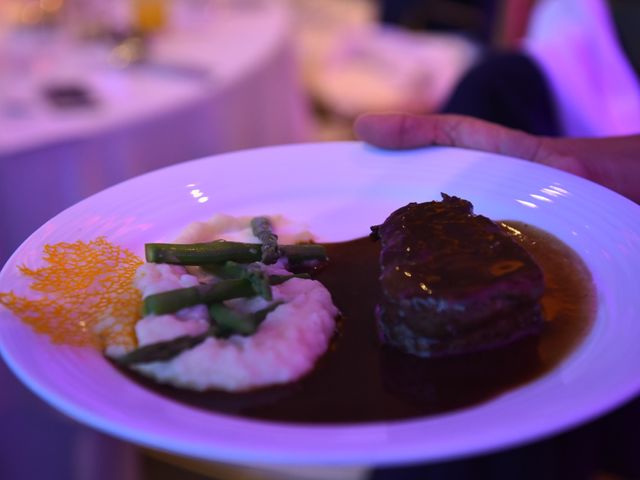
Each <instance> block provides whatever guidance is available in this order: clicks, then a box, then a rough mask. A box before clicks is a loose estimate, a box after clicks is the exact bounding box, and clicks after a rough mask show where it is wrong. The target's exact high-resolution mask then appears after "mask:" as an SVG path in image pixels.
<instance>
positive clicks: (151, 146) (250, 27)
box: [0, 0, 311, 265]
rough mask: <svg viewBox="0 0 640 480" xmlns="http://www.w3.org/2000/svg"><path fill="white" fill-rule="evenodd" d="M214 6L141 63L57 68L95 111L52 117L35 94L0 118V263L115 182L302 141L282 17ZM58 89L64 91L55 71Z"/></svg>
mask: <svg viewBox="0 0 640 480" xmlns="http://www.w3.org/2000/svg"><path fill="white" fill-rule="evenodd" d="M220 5H222V6H220ZM220 5H219V6H218V7H217V8H213V9H211V11H210V12H209V13H208V15H209V17H208V18H200V19H199V20H198V21H194V19H193V18H192V19H191V20H190V22H191V24H190V25H186V26H185V25H184V24H183V25H181V26H177V27H174V28H169V29H168V31H167V32H165V33H164V34H163V35H161V36H159V37H158V38H157V39H156V40H155V41H154V42H153V43H152V44H151V47H150V48H151V55H150V61H149V63H148V64H146V65H145V64H143V65H142V66H140V67H136V68H127V69H116V68H108V64H107V63H106V62H105V63H101V62H100V61H99V58H100V54H96V52H95V51H92V52H88V53H87V52H86V51H82V50H80V51H78V52H77V54H74V56H72V57H69V58H64V63H65V71H66V74H67V75H68V76H73V77H75V78H77V77H80V82H81V84H83V85H86V86H87V87H88V88H89V90H90V91H91V92H92V93H93V96H95V97H96V99H97V102H98V104H97V107H96V108H93V109H84V110H82V109H80V110H77V109H76V110H66V111H59V110H58V111H56V110H55V109H53V108H52V107H49V106H47V105H46V104H44V103H43V102H42V101H38V98H37V97H36V96H35V94H34V95H33V97H32V98H31V100H33V101H32V102H31V103H28V108H27V109H26V110H25V111H20V112H18V114H17V115H16V114H15V112H13V113H11V112H10V114H7V113H6V112H5V113H4V114H3V113H0V205H1V206H2V215H1V216H0V265H1V264H3V263H4V261H5V260H6V259H7V258H8V256H9V254H10V253H11V252H12V251H13V250H14V249H15V248H16V247H17V246H18V245H19V244H20V242H22V241H23V240H24V239H25V238H26V237H27V236H28V235H29V234H30V233H31V232H32V231H33V230H35V229H36V228H37V227H38V226H39V225H41V224H42V223H43V222H45V221H46V220H47V219H49V218H50V217H51V216H53V215H55V214H57V213H58V212H60V211H61V210H63V209H64V208H66V207H68V206H70V205H72V204H73V203H76V202H77V201H79V200H81V199H83V198H85V197H87V196H89V195H91V194H93V193H95V192H97V191H99V190H102V189H104V188H106V187H108V186H110V185H113V184H115V183H117V182H120V181H122V180H125V179H127V178H130V177H132V176H135V175H138V174H141V173H144V172H147V171H150V170H154V169H157V168H160V167H163V166H167V165H170V164H173V163H176V162H181V161H185V160H190V159H194V158H198V157H201V156H205V155H210V154H213V153H220V152H224V151H229V150H235V149H242V148H250V147H258V146H263V145H270V144H278V143H294V142H300V141H305V140H308V139H309V138H310V125H311V122H310V116H309V111H308V108H307V104H306V100H305V97H304V95H303V93H302V89H301V87H300V84H299V82H298V78H297V69H296V65H295V51H294V48H293V42H292V41H291V32H290V27H291V25H290V24H291V19H290V15H289V11H288V9H287V7H286V6H285V5H284V4H282V3H280V2H278V1H273V0H270V1H265V2H261V1H252V2H228V3H224V4H220ZM196 20H197V19H196ZM2 75H3V74H2V73H0V76H2ZM45 77H46V76H43V78H40V77H38V76H35V78H27V79H21V80H20V88H21V91H22V92H25V91H26V92H37V91H38V88H39V87H40V86H41V85H42V84H43V83H45V82H46V81H51V78H48V80H47V78H45ZM56 79H57V80H58V81H64V75H63V74H61V73H60V70H59V71H58V72H57V78H55V77H54V80H56ZM5 83H7V79H6V78H5ZM5 99H6V95H5Z"/></svg>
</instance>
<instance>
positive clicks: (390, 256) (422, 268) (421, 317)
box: [372, 194, 544, 357]
mask: <svg viewBox="0 0 640 480" xmlns="http://www.w3.org/2000/svg"><path fill="white" fill-rule="evenodd" d="M372 231H373V233H372V235H373V236H374V237H377V238H379V239H380V242H381V253H380V264H381V274H380V282H381V287H382V292H383V300H382V302H381V303H380V304H379V305H378V307H377V312H376V316H377V321H378V328H379V333H380V336H381V338H382V341H383V342H384V343H387V344H390V345H393V346H395V347H398V348H400V349H401V350H403V351H405V352H407V353H410V354H414V355H419V356H422V357H436V356H446V355H454V354H461V353H467V352H472V351H479V350H484V349H489V348H494V347H498V346H501V345H505V344H507V343H510V342H512V341H514V340H516V339H519V338H521V337H523V336H525V335H529V334H534V333H538V332H540V330H541V328H542V325H543V316H542V310H541V306H540V299H541V297H542V294H543V290H544V277H543V274H542V270H541V269H540V267H539V266H538V265H537V264H536V263H535V262H534V260H533V259H532V258H531V256H530V255H529V254H528V253H527V252H526V251H525V250H524V248H522V246H521V245H520V244H519V243H518V242H517V241H515V240H514V239H513V238H512V237H511V235H509V234H507V233H506V232H505V230H504V228H503V227H501V226H500V225H498V224H496V223H494V222H493V221H491V220H490V219H489V218H487V217H484V216H482V215H476V214H474V213H473V205H472V204H471V203H470V202H468V201H466V200H462V199H460V198H457V197H453V196H448V195H445V194H443V195H442V201H439V202H438V201H433V202H426V203H410V204H408V205H406V206H404V207H402V208H400V209H398V210H396V211H395V212H393V213H392V214H391V215H390V216H389V218H387V219H386V220H385V222H384V223H383V224H382V225H379V226H375V227H372Z"/></svg>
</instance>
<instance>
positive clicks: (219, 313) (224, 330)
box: [209, 302, 283, 336]
mask: <svg viewBox="0 0 640 480" xmlns="http://www.w3.org/2000/svg"><path fill="white" fill-rule="evenodd" d="M282 303H283V302H274V303H272V304H271V305H269V306H268V307H265V308H263V309H261V310H258V311H257V312H254V313H239V312H236V311H234V310H232V309H230V308H229V307H227V306H226V305H224V304H222V303H215V304H213V305H211V306H210V307H209V313H210V314H211V318H213V320H214V322H215V323H216V325H217V326H218V328H219V332H220V333H219V335H220V336H230V335H234V334H238V335H245V336H246V335H251V334H253V333H255V332H256V330H258V327H259V326H260V324H261V323H262V322H263V321H264V319H265V318H267V315H268V314H269V313H271V312H273V311H274V310H275V309H276V308H277V307H278V306H279V305H281V304H282Z"/></svg>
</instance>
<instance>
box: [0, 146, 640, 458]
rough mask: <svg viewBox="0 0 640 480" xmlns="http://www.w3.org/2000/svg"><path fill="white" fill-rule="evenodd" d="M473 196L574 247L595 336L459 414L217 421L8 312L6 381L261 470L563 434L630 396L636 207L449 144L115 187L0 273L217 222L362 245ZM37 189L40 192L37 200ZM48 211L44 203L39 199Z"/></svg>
mask: <svg viewBox="0 0 640 480" xmlns="http://www.w3.org/2000/svg"><path fill="white" fill-rule="evenodd" d="M440 192H446V193H448V194H451V195H458V196H461V197H464V198H467V199H469V200H470V201H472V202H473V203H474V205H475V211H476V212H477V213H481V214H484V215H487V216H490V217H492V218H495V219H511V220H521V221H524V222H528V223H531V224H533V225H535V226H538V227H541V228H543V229H545V230H547V231H549V232H551V233H553V234H555V235H556V236H557V237H559V238H560V239H561V240H563V241H564V242H566V243H567V244H569V245H570V246H571V247H573V248H574V249H575V250H576V251H577V252H578V253H579V254H580V255H581V256H582V258H583V259H584V260H585V262H586V264H587V266H588V267H589V269H590V270H591V272H592V275H593V278H594V280H595V283H596V285H597V290H598V292H597V294H598V311H597V317H596V321H595V324H594V326H593V328H592V330H591V332H590V333H589V335H588V336H587V338H586V339H585V340H584V341H583V342H582V344H581V345H580V346H579V347H578V348H577V350H575V351H574V353H573V354H572V355H570V357H569V358H567V359H566V360H565V361H564V362H563V363H562V364H561V365H560V366H559V367H557V368H556V369H554V370H553V371H552V372H550V373H549V374H547V375H545V376H544V377H542V378H540V379H538V380H536V381H534V382H532V383H530V384H528V385H525V386H523V387H521V388H517V389H515V390H512V391H510V392H508V393H505V394H503V395H501V396H499V397H497V398H495V399H494V400H491V401H488V402H486V403H483V404H480V405H477V406H475V407H472V408H468V409H464V410H461V411H458V412H454V413H450V414H443V415H439V416H434V417H428V418H424V419H416V420H410V421H398V422H384V423H371V424H361V425H355V426H353V425H327V426H305V425H288V424H279V423H270V422H265V421H253V420H247V419H243V418H239V417H232V416H226V415H217V414H213V413H209V412H205V411H202V410H198V409H195V408H191V407H188V406H185V405H182V404H179V403H176V402H174V401H172V400H170V399H168V398H164V397H162V396H159V395H157V394H154V393H152V392H150V391H147V390H145V389H143V388H142V387H140V386H138V385H137V384H135V383H133V382H131V381H130V380H128V379H127V378H125V377H124V376H123V375H121V374H120V373H119V372H118V371H117V370H116V369H114V368H113V367H112V366H111V365H110V364H109V363H108V362H107V361H105V360H104V358H103V357H102V356H101V355H100V354H99V353H98V352H96V351H93V350H90V349H82V348H71V347H65V346H60V345H55V344H52V343H50V342H49V340H48V338H47V337H45V336H42V335H38V334H36V333H34V332H33V331H32V330H31V329H30V328H29V327H27V326H26V325H25V324H23V323H21V321H19V320H18V319H16V318H15V317H13V316H12V315H11V314H10V313H9V312H8V311H7V310H2V311H0V347H1V350H2V354H3V357H4V359H5V360H6V362H7V363H8V365H9V366H10V367H11V369H12V370H13V371H14V372H15V373H16V374H17V376H18V377H19V378H20V379H21V380H22V381H23V382H24V383H25V384H26V385H28V386H29V387H30V388H31V389H32V390H33V392H35V393H36V394H37V395H39V396H40V397H42V398H43V399H44V400H46V401H47V402H49V403H50V404H51V405H53V406H54V407H55V408H57V409H59V410H60V411H62V412H64V413H66V414H68V415H69V416H71V417H73V418H75V419H76V420H78V421H80V422H83V423H85V424H87V425H90V426H92V427H94V428H96V429H98V430H101V431H103V432H106V433H109V434H112V435H114V436H116V437H120V438H122V439H125V440H128V441H131V442H134V443H137V444H141V445H144V446H147V447H151V448H156V449H160V450H164V451H168V452H173V453H175V454H183V455H187V456H191V457H196V458H201V459H211V460H226V461H229V462H242V463H247V462H255V463H261V462H264V463H298V464H301V463H308V464H325V465H326V464H335V465H338V464H345V465H346V464H370V465H372V464H377V465H382V464H393V463H400V462H408V461H436V460H443V459H449V458H456V457H461V456H465V455H472V454H476V453H481V452H488V451H493V450H496V449H500V448H506V447H509V446H514V445H517V444H521V443H523V442H526V441H531V440H534V439H538V438H541V437H543V436H546V435H550V434H553V433H556V432H559V431H561V430H563V429H567V428H570V427H572V426H574V425H577V424H578V423H580V422H583V421H586V420H589V419H591V418H594V417H595V416H597V415H600V414H602V413H604V412H605V411H607V410H609V409H611V408H613V407H615V406H617V405H619V404H620V403H622V402H623V401H625V400H628V399H629V398H631V397H632V396H633V395H634V394H636V393H637V392H639V391H640V348H638V339H640V322H639V321H637V320H638V312H640V296H639V295H638V294H637V286H638V285H640V207H638V206H637V205H636V204H634V203H632V202H631V201H629V200H627V199H625V198H623V197H621V196H619V195H617V194H615V193H613V192H611V191H609V190H606V189H605V188H603V187H600V186H598V185H595V184H593V183H591V182H588V181H586V180H583V179H580V178H577V177H574V176H572V175H569V174H566V173H564V172H560V171H557V170H554V169H551V168H547V167H544V166H540V165H536V164H533V163H529V162H525V161H521V160H516V159H512V158H507V157H502V156H497V155H492V154H487V153H479V152H475V151H469V150H459V149H452V148H429V149H422V150H412V151H403V152H386V151H380V150H376V149H373V148H370V147H367V146H364V145H362V144H360V143H325V144H304V145H296V146H285V147H275V148H267V149H259V150H249V151H243V152H237V153H232V154H226V155H220V156H216V157H211V158H206V159H202V160H196V161H193V162H188V163H184V164H180V165H176V166H173V167H170V168H167V169H163V170H159V171H156V172H152V173H150V174H147V175H143V176H141V177H138V178H134V179H132V180H130V181H127V182H124V183H122V184H119V185H116V186H115V187H112V188H110V189H108V190H105V191H103V192H101V193H99V194H97V195H94V196H92V197H90V198H88V199H86V200H85V201H83V202H81V203H79V204H77V205H75V206H73V207H72V208H70V209H68V210H66V211H64V212H62V213H61V214H59V215H58V216H56V217H55V218H53V219H51V220H50V221H49V222H47V223H46V224H45V225H43V226H42V227H41V228H40V229H39V230H37V231H36V232H35V233H34V234H33V235H32V236H31V237H30V238H29V239H28V240H27V241H26V242H25V243H24V244H23V245H22V246H21V247H20V248H19V249H18V250H17V251H16V253H15V254H14V255H13V256H12V257H11V259H10V260H9V261H8V263H7V264H6V265H5V267H4V268H3V270H2V272H1V273H0V291H8V290H11V289H12V288H13V287H14V286H15V285H17V284H18V283H19V282H21V281H23V279H21V278H20V276H19V274H18V273H17V268H16V267H17V265H19V264H23V263H25V264H27V265H30V266H37V265H40V264H41V254H42V248H43V246H44V245H45V244H46V243H55V242H60V241H72V242H73V241H76V240H90V239H94V238H96V237H98V236H100V235H105V236H107V237H108V239H109V240H111V241H112V242H115V243H117V244H119V245H122V246H125V247H127V248H129V249H131V250H133V251H135V252H136V253H139V254H141V255H142V252H143V244H144V243H145V242H148V241H170V240H171V239H173V238H174V237H175V236H176V235H177V234H178V232H179V231H180V230H181V229H182V228H183V227H184V226H185V225H186V224H187V223H189V222H191V221H194V220H204V219H207V218H208V217H210V216H211V215H212V214H214V213H216V212H224V213H229V214H265V213H266V214H269V213H284V214H286V215H287V216H289V217H291V218H293V219H296V220H301V221H305V222H307V223H308V224H309V226H310V227H311V228H312V230H313V231H314V232H315V233H316V234H317V235H318V238H319V240H320V241H329V240H331V241H339V240H347V239H351V238H356V237H360V236H363V235H366V234H367V233H368V231H369V226H370V225H374V224H377V223H380V222H382V221H383V220H384V219H385V218H386V216H387V215H388V214H389V213H390V212H391V211H393V210H395V209H396V208H398V207H400V206H402V205H404V204H406V203H408V202H412V201H428V200H434V199H439V198H440ZM34 193H37V192H34ZM43 201H46V200H44V199H43Z"/></svg>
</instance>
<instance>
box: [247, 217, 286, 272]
mask: <svg viewBox="0 0 640 480" xmlns="http://www.w3.org/2000/svg"><path fill="white" fill-rule="evenodd" d="M251 231H252V232H253V234H254V235H255V236H256V237H257V238H258V239H259V240H260V242H262V247H261V248H260V251H261V253H262V257H261V261H262V263H264V264H266V265H269V264H272V263H276V262H277V261H278V258H280V249H279V248H278V236H277V235H276V234H275V233H273V230H272V229H271V222H270V221H269V219H268V218H267V217H255V218H252V219H251Z"/></svg>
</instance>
